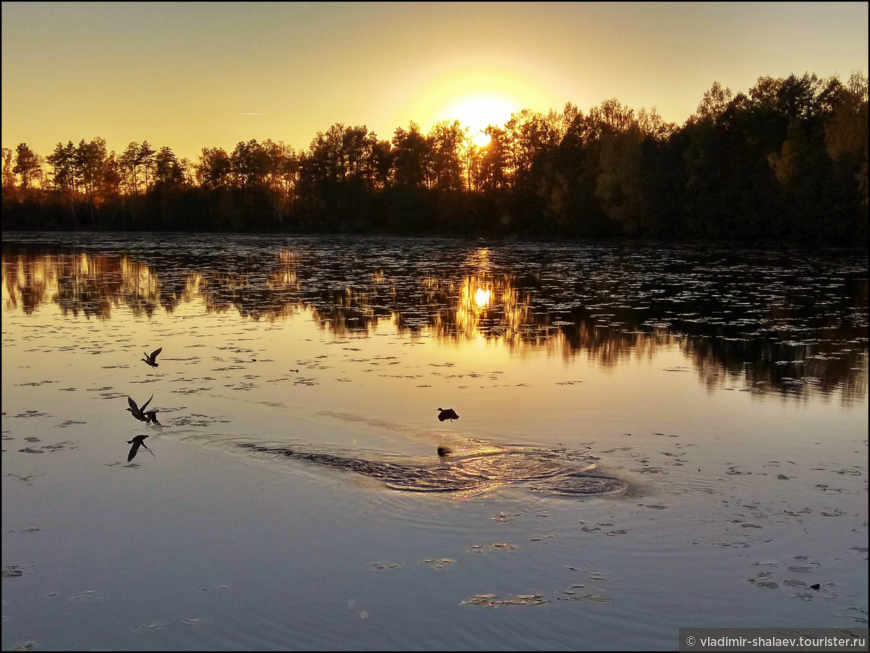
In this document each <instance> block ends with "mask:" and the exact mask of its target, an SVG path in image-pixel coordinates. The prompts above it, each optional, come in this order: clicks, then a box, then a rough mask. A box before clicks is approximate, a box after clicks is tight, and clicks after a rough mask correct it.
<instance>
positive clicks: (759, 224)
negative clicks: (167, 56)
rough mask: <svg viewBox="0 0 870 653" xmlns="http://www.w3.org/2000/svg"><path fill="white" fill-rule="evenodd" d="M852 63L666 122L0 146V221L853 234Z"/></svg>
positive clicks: (559, 120)
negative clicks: (218, 142) (192, 144)
mask: <svg viewBox="0 0 870 653" xmlns="http://www.w3.org/2000/svg"><path fill="white" fill-rule="evenodd" d="M867 106H868V93H867V78H866V77H865V76H863V75H861V74H853V75H852V76H851V77H850V79H849V80H848V82H846V83H843V82H841V81H840V80H839V79H838V78H836V77H833V78H829V79H819V78H818V77H816V75H814V74H813V75H810V74H804V75H803V76H802V77H797V76H795V75H791V76H789V77H788V78H778V79H774V78H771V77H761V78H759V79H758V82H757V83H756V84H755V86H753V87H752V88H751V89H749V91H748V92H747V93H738V94H737V95H733V94H732V92H731V91H730V89H727V88H722V87H721V86H720V85H719V84H718V83H714V84H713V86H712V87H711V88H710V89H709V90H708V91H706V92H705V93H704V97H703V99H702V100H701V102H700V104H699V105H698V108H697V110H696V112H695V113H694V114H693V115H692V116H691V117H690V118H689V119H688V120H687V121H686V123H685V124H684V125H683V126H682V127H677V126H676V125H675V124H673V123H665V122H664V121H663V120H662V119H661V117H660V116H659V115H658V114H657V113H656V112H655V109H653V110H652V111H651V112H647V111H645V110H643V109H642V110H641V111H640V112H635V111H634V110H632V109H629V108H627V107H624V106H622V105H621V104H620V103H619V102H618V101H616V100H607V101H605V102H603V103H602V104H601V106H599V107H594V108H592V109H591V110H590V111H589V113H588V114H584V113H583V112H582V111H579V110H578V109H577V107H576V106H574V105H572V104H568V105H566V106H565V108H564V110H563V111H562V112H561V113H559V112H555V111H552V110H551V111H550V112H549V113H548V114H546V115H545V114H541V113H536V112H532V111H529V110H523V111H521V112H519V113H516V114H514V115H513V116H511V119H510V120H509V121H508V122H507V123H505V124H504V125H503V126H490V127H488V128H487V130H486V131H487V133H488V134H489V136H490V137H491V140H490V142H489V144H488V145H486V146H485V147H479V146H477V145H475V144H474V142H473V140H472V138H471V136H472V135H471V134H469V133H468V131H467V130H464V129H463V128H462V127H461V125H460V124H459V122H458V121H453V122H447V121H445V122H440V123H437V124H436V125H434V126H433V127H432V129H431V130H430V131H429V133H428V134H424V133H422V132H421V131H420V129H419V127H418V126H417V125H415V124H414V123H411V124H410V125H409V126H408V128H407V129H404V128H399V129H396V131H395V134H394V135H393V137H392V139H391V140H390V141H382V140H379V139H378V137H377V136H376V135H375V134H374V133H373V132H370V131H369V130H368V129H366V127H364V126H362V127H346V126H344V125H342V124H335V125H333V126H332V127H330V128H329V129H328V130H327V131H326V132H323V133H321V132H318V134H317V135H316V137H315V138H314V140H313V141H312V142H311V145H310V147H309V148H308V150H307V151H299V152H296V151H294V150H293V149H292V148H290V147H288V146H285V145H284V144H283V143H274V142H272V141H270V140H267V141H265V142H263V143H258V142H257V141H255V140H251V141H249V142H247V143H245V142H241V143H239V144H238V145H237V146H236V148H235V150H233V152H231V153H227V152H226V151H225V150H223V149H221V148H203V150H202V153H201V154H200V155H199V157H198V160H197V161H196V162H191V161H188V160H186V159H178V158H177V157H176V156H175V154H174V153H173V152H172V150H171V149H170V148H169V147H161V148H160V149H154V148H153V147H152V146H151V145H150V144H149V143H148V142H147V141H145V142H143V143H141V144H139V143H135V142H134V143H130V144H129V146H128V147H127V148H126V149H125V150H124V151H123V152H121V153H120V154H118V153H116V152H114V151H113V152H109V151H108V150H107V148H106V142H105V140H103V139H101V138H94V139H93V140H92V141H90V142H85V141H84V140H82V141H80V142H79V144H78V145H74V144H73V143H72V142H69V143H67V144H66V145H64V144H62V143H58V144H57V146H56V148H55V150H54V151H53V152H52V153H50V154H49V155H48V156H45V157H43V156H40V155H38V154H36V153H34V152H33V151H32V150H31V149H30V148H29V147H28V146H27V145H26V144H24V143H22V144H20V145H19V146H18V147H17V148H16V149H15V150H14V151H13V150H9V149H6V148H4V149H3V179H2V182H3V183H2V227H3V229H93V230H149V231H152V230H154V231H156V230H160V231H175V230H178V231H183V230H188V231H292V232H360V233H363V232H377V233H400V234H412V233H415V234H416V233H434V234H445V235H492V236H496V235H518V236H532V237H535V236H561V237H569V238H589V237H592V238H596V237H606V238H613V237H632V238H655V239H668V240H736V241H743V242H752V243H758V244H762V243H771V244H772V243H778V242H796V243H807V244H830V245H851V244H863V243H866V240H867V231H868V217H867V216H868V199H867V196H868V181H867V177H868V152H867V143H868V133H867V132H868V111H867Z"/></svg>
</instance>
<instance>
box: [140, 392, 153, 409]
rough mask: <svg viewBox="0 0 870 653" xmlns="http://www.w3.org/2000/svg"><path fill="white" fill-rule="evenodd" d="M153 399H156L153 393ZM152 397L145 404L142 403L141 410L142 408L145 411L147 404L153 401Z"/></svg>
mask: <svg viewBox="0 0 870 653" xmlns="http://www.w3.org/2000/svg"><path fill="white" fill-rule="evenodd" d="M151 399H154V395H151ZM151 399H149V400H148V401H146V402H145V403H144V404H142V408H140V410H141V411H142V412H143V413H144V412H145V406H147V405H148V404H150V403H151Z"/></svg>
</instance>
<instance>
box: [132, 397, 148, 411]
mask: <svg viewBox="0 0 870 653" xmlns="http://www.w3.org/2000/svg"><path fill="white" fill-rule="evenodd" d="M148 401H151V400H150V399H149V400H148ZM127 403H128V404H130V408H131V409H132V410H133V414H134V415H135V414H136V413H138V412H139V406H137V405H136V402H135V401H133V399H132V397H127ZM143 408H144V406H143Z"/></svg>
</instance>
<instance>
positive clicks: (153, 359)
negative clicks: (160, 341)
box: [142, 347, 163, 367]
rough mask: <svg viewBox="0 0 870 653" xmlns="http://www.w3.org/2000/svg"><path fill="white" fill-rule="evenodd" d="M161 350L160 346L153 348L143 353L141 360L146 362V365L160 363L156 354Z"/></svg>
mask: <svg viewBox="0 0 870 653" xmlns="http://www.w3.org/2000/svg"><path fill="white" fill-rule="evenodd" d="M161 351H163V347H160V349H155V350H154V351H152V352H151V354H144V355H145V358H143V359H142V360H143V361H145V362H146V363H148V365H150V366H151V367H157V366H159V365H160V363H158V362H157V354H159V353H160V352H161ZM143 353H144V352H143Z"/></svg>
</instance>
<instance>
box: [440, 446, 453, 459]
mask: <svg viewBox="0 0 870 653" xmlns="http://www.w3.org/2000/svg"><path fill="white" fill-rule="evenodd" d="M450 453H453V449H451V448H450V447H438V457H439V458H444V456H446V455H447V454H450Z"/></svg>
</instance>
